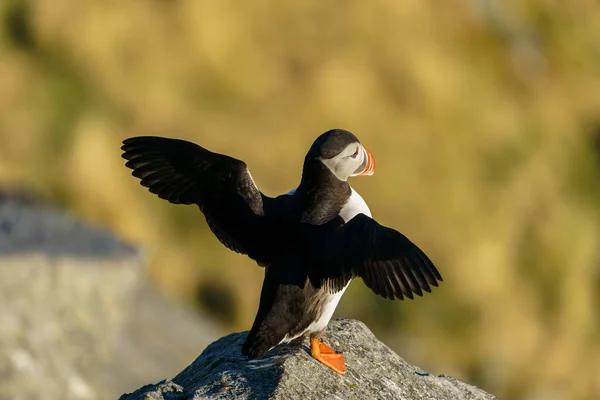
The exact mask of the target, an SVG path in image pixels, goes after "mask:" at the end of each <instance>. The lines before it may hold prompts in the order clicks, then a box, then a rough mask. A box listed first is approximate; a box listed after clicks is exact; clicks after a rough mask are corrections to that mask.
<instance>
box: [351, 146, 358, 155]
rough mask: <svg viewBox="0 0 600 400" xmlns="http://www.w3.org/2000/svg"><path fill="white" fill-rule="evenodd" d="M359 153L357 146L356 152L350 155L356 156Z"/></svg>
mask: <svg viewBox="0 0 600 400" xmlns="http://www.w3.org/2000/svg"><path fill="white" fill-rule="evenodd" d="M357 155H358V147H357V148H356V151H355V152H354V154H352V155H351V156H350V157H352V158H356V156H357Z"/></svg>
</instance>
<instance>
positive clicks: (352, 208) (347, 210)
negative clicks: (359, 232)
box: [340, 189, 371, 222]
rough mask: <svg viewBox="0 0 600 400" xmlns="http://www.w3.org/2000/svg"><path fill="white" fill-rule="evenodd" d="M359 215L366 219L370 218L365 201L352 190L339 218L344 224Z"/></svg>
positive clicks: (369, 211)
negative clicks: (364, 216)
mask: <svg viewBox="0 0 600 400" xmlns="http://www.w3.org/2000/svg"><path fill="white" fill-rule="evenodd" d="M360 213H362V214H365V215H366V216H367V217H370V216H371V210H370V209H369V206H368V205H367V203H366V202H365V200H364V199H363V198H362V197H361V195H360V194H358V192H357V191H356V190H354V189H352V194H351V195H350V197H349V198H348V201H347V202H346V204H344V207H342V211H340V217H342V219H343V220H344V222H348V221H350V220H351V219H352V218H354V217H355V216H356V215H357V214H360Z"/></svg>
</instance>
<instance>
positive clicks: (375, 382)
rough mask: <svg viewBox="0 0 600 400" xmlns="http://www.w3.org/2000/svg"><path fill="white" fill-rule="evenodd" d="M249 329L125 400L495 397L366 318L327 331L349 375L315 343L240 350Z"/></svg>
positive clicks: (343, 322)
mask: <svg viewBox="0 0 600 400" xmlns="http://www.w3.org/2000/svg"><path fill="white" fill-rule="evenodd" d="M246 336H247V332H243V333H234V334H231V335H229V336H225V337H223V338H221V339H219V340H218V341H216V342H214V343H212V344H211V345H210V346H208V347H207V348H206V350H204V352H203V353H202V354H201V355H200V356H199V357H198V358H197V359H196V360H195V361H194V362H193V363H192V364H191V365H190V366H188V367H187V368H185V369H184V370H183V371H181V372H180V373H179V375H177V376H176V377H175V378H173V379H172V380H164V381H161V382H159V383H157V384H154V385H146V386H144V387H142V388H140V389H138V390H137V391H135V392H133V393H131V394H125V395H123V396H121V398H120V400H150V399H151V400H163V399H165V400H167V399H168V400H183V399H194V400H199V399H287V400H293V399H298V400H300V399H302V400H304V399H381V400H385V399H452V400H460V399H470V400H476V399H495V397H494V396H492V395H490V394H488V393H486V392H484V391H483V390H481V389H478V388H476V387H474V386H471V385H469V384H468V383H466V382H463V381H461V380H459V379H456V378H452V377H448V376H443V375H440V376H433V375H430V374H428V373H426V372H424V371H422V370H421V369H419V368H418V367H415V366H413V365H410V364H408V363H406V362H405V361H404V360H403V359H402V358H400V356H398V355H397V354H395V353H394V352H393V351H392V350H390V349H389V348H388V347H387V346H386V345H385V344H383V343H381V342H380V341H379V340H377V338H376V337H375V336H374V335H373V333H371V331H370V330H369V329H368V328H367V327H366V326H365V325H364V324H363V323H362V322H359V321H354V320H345V319H338V320H334V321H331V322H330V324H329V326H328V330H327V331H326V332H325V334H324V336H323V340H324V341H325V343H327V344H329V345H330V346H331V347H332V348H334V349H335V350H336V351H341V352H342V353H344V356H345V358H346V365H347V368H348V372H347V374H346V375H339V374H337V373H335V372H333V371H332V370H330V369H329V368H327V367H325V366H323V365H321V364H320V363H318V362H317V361H316V360H314V359H313V358H312V357H311V356H310V354H309V350H308V346H307V345H302V346H296V347H294V348H292V347H288V346H286V345H282V346H278V347H276V348H275V349H273V350H271V352H269V353H268V354H267V355H266V356H265V357H263V358H261V359H258V360H253V361H248V360H246V359H245V358H244V357H243V356H242V355H241V352H240V349H241V347H242V344H243V343H244V340H245V339H246ZM306 342H308V340H306Z"/></svg>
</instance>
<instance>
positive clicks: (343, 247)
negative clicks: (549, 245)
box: [122, 130, 442, 358]
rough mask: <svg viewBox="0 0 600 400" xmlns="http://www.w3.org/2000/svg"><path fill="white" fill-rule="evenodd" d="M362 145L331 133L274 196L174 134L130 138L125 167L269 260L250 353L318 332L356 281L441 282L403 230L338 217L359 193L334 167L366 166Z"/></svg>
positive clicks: (380, 288) (379, 286) (411, 286)
mask: <svg viewBox="0 0 600 400" xmlns="http://www.w3.org/2000/svg"><path fill="white" fill-rule="evenodd" d="M356 146H360V142H359V141H358V139H357V138H356V137H355V136H354V135H353V134H351V133H350V132H347V131H344V130H332V131H328V132H326V133H324V134H323V135H321V136H320V137H319V138H318V139H317V140H316V141H315V142H314V144H313V145H312V147H311V148H310V150H309V152H308V154H307V155H306V158H305V160H304V166H303V173H302V180H301V182H300V185H299V186H298V188H297V189H296V191H295V192H294V193H293V194H287V195H282V196H278V197H276V198H271V197H268V196H265V195H264V194H262V193H261V192H260V190H259V189H258V188H257V187H256V185H255V183H254V181H253V179H252V177H251V175H250V172H249V171H248V168H247V166H246V164H245V163H244V162H243V161H240V160H237V159H235V158H232V157H229V156H226V155H222V154H217V153H213V152H210V151H208V150H206V149H204V148H202V147H200V146H198V145H196V144H193V143H190V142H187V141H183V140H177V139H167V138H160V137H134V138H130V139H127V140H125V141H124V142H123V146H122V150H123V151H124V153H123V158H125V159H126V160H128V161H127V163H126V166H127V167H129V168H131V169H132V170H133V173H132V174H133V175H134V176H135V177H137V178H139V179H140V180H141V182H140V183H141V184H142V186H145V187H147V188H148V189H149V190H150V192H152V193H154V194H156V195H158V197H160V198H162V199H165V200H168V201H169V202H171V203H174V204H196V205H198V206H199V208H200V210H201V211H202V212H203V214H204V216H205V218H206V221H207V223H208V226H209V227H210V229H211V230H212V232H213V233H214V234H215V236H216V237H217V238H218V239H219V241H221V243H223V244H224V245H225V246H226V247H228V248H229V249H231V250H234V251H236V252H238V253H242V254H247V255H248V256H249V257H250V258H252V259H254V260H256V261H257V263H258V264H259V265H262V266H266V271H265V278H264V283H263V288H262V291H261V296H260V305H259V309H258V313H257V316H256V319H255V321H254V324H253V326H252V329H251V331H250V334H249V335H248V339H247V341H246V343H245V344H244V346H243V348H242V352H243V353H244V354H246V355H248V356H249V357H250V358H256V357H260V356H261V355H262V354H264V353H265V352H266V351H268V350H269V349H270V348H272V347H273V346H275V345H277V344H278V343H280V342H281V341H284V340H289V339H293V338H297V337H299V336H302V335H303V334H309V335H311V336H314V335H318V334H319V333H320V330H323V329H324V326H321V325H322V324H321V325H319V324H317V325H315V323H316V322H319V321H321V317H322V316H323V313H325V312H326V311H325V310H326V309H327V307H329V302H330V301H331V300H332V299H333V298H334V296H335V294H336V293H339V292H340V291H342V290H344V289H345V287H346V286H347V284H348V283H349V282H350V281H351V280H352V279H355V278H359V277H360V278H362V279H363V281H364V282H365V284H366V285H367V286H368V287H369V288H371V289H372V290H373V292H375V293H376V294H378V295H380V296H382V297H384V298H388V299H394V298H398V299H401V300H402V299H404V297H408V298H410V299H412V298H413V294H417V295H419V296H421V295H422V294H423V291H426V292H430V291H431V287H432V286H437V285H438V282H439V281H441V280H442V277H441V276H440V274H439V272H438V271H437V269H436V268H435V266H434V265H433V263H432V262H431V261H430V260H429V258H428V257H427V256H426V255H425V254H424V253H423V252H422V251H421V250H420V249H419V248H418V247H417V246H416V245H414V244H413V243H412V242H410V240H408V239H407V238H406V237H405V236H404V235H402V234H401V233H399V232H398V231H396V230H394V229H391V228H387V227H384V226H382V225H380V224H379V223H377V222H376V221H375V220H373V219H372V218H370V217H368V216H366V215H364V214H361V213H359V214H357V215H355V216H354V217H353V218H351V219H350V220H349V221H344V219H343V218H342V217H341V216H340V213H341V212H342V210H343V208H344V207H345V206H346V204H348V203H349V200H350V197H351V196H352V195H353V191H352V189H351V188H350V186H349V184H348V182H347V181H346V180H343V179H340V177H339V176H337V175H336V174H334V173H333V172H332V171H331V168H330V167H329V166H328V165H330V164H331V163H333V162H336V163H344V162H346V163H351V162H352V163H355V164H356V165H357V166H358V167H357V168H358V169H357V171H359V170H361V168H362V170H364V169H365V168H366V165H367V164H368V163H367V162H366V161H367V160H366V157H367V156H366V155H365V156H364V157H365V159H363V160H362V162H361V160H358V161H352V160H351V159H355V158H356V157H357V154H358V151H359V149H360V148H359V147H356ZM355 147H356V151H354V149H355ZM343 152H347V154H346V153H343ZM367 153H368V152H365V154H367ZM368 156H369V157H371V156H370V153H369V154H368ZM338 159H339V160H338ZM328 160H332V161H328ZM336 165H337V164H336ZM352 165H354V164H352ZM353 168H354V167H353ZM373 168H374V166H373ZM362 170H361V171H362ZM371 173H372V172H371ZM354 175H355V174H353V175H350V176H354ZM337 300H339V297H338V299H337ZM337 300H336V303H335V304H334V305H333V307H334V308H335V305H336V304H337ZM329 311H331V312H333V311H332V310H329ZM329 317H330V315H329ZM326 322H327V321H325V325H326ZM311 326H312V327H314V328H311ZM310 329H316V330H317V331H311V330H310Z"/></svg>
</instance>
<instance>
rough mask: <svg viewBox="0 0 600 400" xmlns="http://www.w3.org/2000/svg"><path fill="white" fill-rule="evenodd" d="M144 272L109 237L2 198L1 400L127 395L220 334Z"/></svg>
mask: <svg viewBox="0 0 600 400" xmlns="http://www.w3.org/2000/svg"><path fill="white" fill-rule="evenodd" d="M143 265H144V256H143V254H142V253H141V252H140V250H139V249H137V248H136V247H134V246H131V245H129V244H127V243H124V242H122V241H120V240H118V239H117V238H115V237H114V236H113V235H112V234H110V233H109V232H106V231H103V230H101V229H98V228H94V227H91V226H89V225H87V224H84V223H81V222H79V221H78V220H77V219H75V218H73V217H70V216H68V215H66V214H65V213H63V212H61V211H58V210H55V209H53V208H50V207H48V206H45V205H43V204H39V203H38V202H36V201H30V200H29V199H26V198H23V197H22V196H18V197H15V196H8V195H6V194H5V193H2V192H0V382H1V383H0V399H13V400H20V399H33V398H43V399H50V400H52V399H100V398H102V399H103V398H117V397H118V396H119V395H120V394H121V393H123V392H124V391H127V390H132V389H133V388H136V387H139V386H140V385H141V384H142V383H144V382H147V381H148V380H156V379H160V378H161V377H162V376H164V375H162V374H165V373H172V374H175V373H177V371H179V370H181V368H182V367H183V366H185V365H186V364H188V363H189V362H190V354H197V351H198V349H202V348H204V347H205V346H206V345H208V344H209V343H210V342H211V341H212V340H214V339H216V338H217V337H218V336H219V335H217V330H216V329H214V328H213V327H212V325H210V324H208V323H207V322H205V321H202V320H201V318H199V317H198V315H196V314H195V313H192V312H191V311H189V310H185V309H183V308H181V307H178V306H175V305H173V304H171V303H169V302H167V301H166V300H165V299H164V298H163V297H162V296H161V295H160V293H158V292H157V291H156V290H155V289H154V288H153V287H152V286H151V285H150V284H148V282H146V275H145V271H144V267H143ZM174 327H176V328H174ZM166 343H168V346H166V345H165V344H166ZM167 371H168V372H167Z"/></svg>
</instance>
